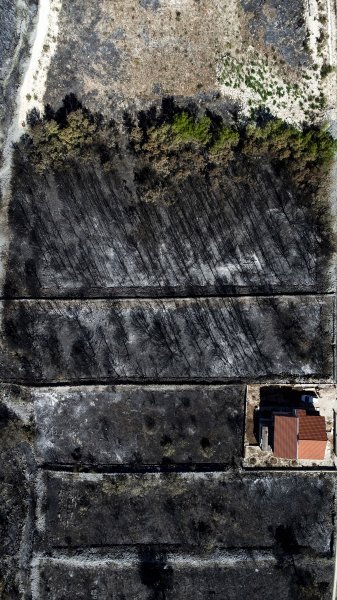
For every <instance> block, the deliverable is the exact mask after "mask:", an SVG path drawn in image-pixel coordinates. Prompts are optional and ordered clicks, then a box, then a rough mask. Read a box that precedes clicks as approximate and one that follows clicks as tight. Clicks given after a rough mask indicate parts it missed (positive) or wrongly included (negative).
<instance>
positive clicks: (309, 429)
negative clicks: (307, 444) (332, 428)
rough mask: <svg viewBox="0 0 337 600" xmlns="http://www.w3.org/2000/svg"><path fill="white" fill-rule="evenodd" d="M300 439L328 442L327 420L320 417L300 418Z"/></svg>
mask: <svg viewBox="0 0 337 600" xmlns="http://www.w3.org/2000/svg"><path fill="white" fill-rule="evenodd" d="M299 439H300V440H322V441H326V439H327V436H326V427H325V418H324V417H319V416H308V415H306V416H303V417H302V415H301V416H300V417H299Z"/></svg>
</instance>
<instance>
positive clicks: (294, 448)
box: [274, 410, 327, 460]
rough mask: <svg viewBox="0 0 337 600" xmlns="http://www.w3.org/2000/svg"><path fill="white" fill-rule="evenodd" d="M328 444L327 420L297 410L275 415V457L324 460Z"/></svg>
mask: <svg viewBox="0 0 337 600" xmlns="http://www.w3.org/2000/svg"><path fill="white" fill-rule="evenodd" d="M326 444H327V435H326V425H325V418H324V417H321V416H320V415H312V414H309V415H308V414H307V411H306V410H295V411H294V414H291V413H289V414H287V415H284V414H281V415H280V414H275V415H274V455H275V456H277V457H278V458H292V459H295V460H303V459H307V460H324V456H325V450H326Z"/></svg>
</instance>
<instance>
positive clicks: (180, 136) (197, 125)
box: [172, 112, 212, 146]
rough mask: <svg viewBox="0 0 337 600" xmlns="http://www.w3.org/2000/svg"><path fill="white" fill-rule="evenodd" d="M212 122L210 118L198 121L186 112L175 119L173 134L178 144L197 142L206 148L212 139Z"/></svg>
mask: <svg viewBox="0 0 337 600" xmlns="http://www.w3.org/2000/svg"><path fill="white" fill-rule="evenodd" d="M211 124H212V121H211V119H210V118H209V117H207V116H203V117H199V118H198V119H194V118H193V117H190V116H189V115H188V114H187V113H186V112H183V113H182V114H181V115H176V116H175V117H174V121H173V125H172V132H173V136H174V138H175V140H176V141H177V142H182V143H185V144H188V143H191V142H196V143H198V144H200V145H202V146H206V145H207V144H208V143H209V142H210V141H211V138H212V134H211Z"/></svg>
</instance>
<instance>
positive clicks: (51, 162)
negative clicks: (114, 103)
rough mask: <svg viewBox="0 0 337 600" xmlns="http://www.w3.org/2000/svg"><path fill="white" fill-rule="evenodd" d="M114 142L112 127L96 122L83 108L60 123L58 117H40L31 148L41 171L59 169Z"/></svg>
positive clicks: (34, 127)
mask: <svg viewBox="0 0 337 600" xmlns="http://www.w3.org/2000/svg"><path fill="white" fill-rule="evenodd" d="M100 144H104V145H105V146H106V147H107V148H111V147H112V145H113V136H111V133H110V139H109V135H108V128H104V127H101V126H99V125H98V123H97V122H95V120H94V118H93V117H92V116H91V115H89V114H88V113H86V112H85V111H84V110H82V109H81V108H79V109H77V110H75V111H73V112H70V114H68V115H67V117H66V121H65V123H63V124H60V123H59V122H58V121H57V120H55V119H39V120H38V121H37V122H35V123H34V125H33V126H31V128H30V131H29V144H28V151H29V154H30V157H31V159H32V161H33V163H34V164H35V166H36V168H37V170H38V171H40V172H43V171H44V170H46V169H48V168H50V167H51V166H52V167H53V168H56V169H57V168H59V167H61V166H62V165H64V164H65V163H67V162H68V161H71V160H74V159H80V158H81V159H87V158H89V157H91V156H92V154H93V151H94V150H95V149H97V146H98V145H100Z"/></svg>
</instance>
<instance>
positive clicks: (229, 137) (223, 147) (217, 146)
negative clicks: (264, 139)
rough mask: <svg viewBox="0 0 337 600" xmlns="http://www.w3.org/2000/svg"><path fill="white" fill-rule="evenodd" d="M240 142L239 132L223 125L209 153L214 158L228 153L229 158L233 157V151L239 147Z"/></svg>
mask: <svg viewBox="0 0 337 600" xmlns="http://www.w3.org/2000/svg"><path fill="white" fill-rule="evenodd" d="M239 141H240V134H239V132H238V131H237V130H236V129H234V128H233V127H228V126H227V127H226V126H225V125H223V126H222V127H221V128H220V129H219V131H218V132H217V137H216V138H215V140H214V142H213V144H212V145H211V147H210V149H209V152H210V154H211V155H213V156H216V155H219V154H224V153H227V155H228V156H230V157H232V156H233V151H234V150H235V148H236V147H237V146H238V144H239Z"/></svg>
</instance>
